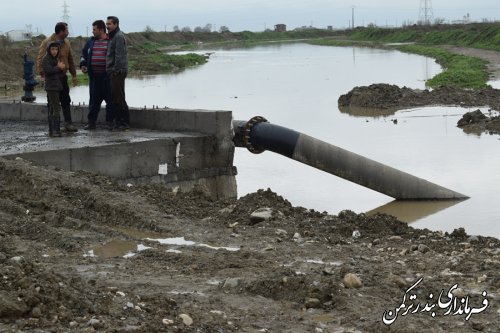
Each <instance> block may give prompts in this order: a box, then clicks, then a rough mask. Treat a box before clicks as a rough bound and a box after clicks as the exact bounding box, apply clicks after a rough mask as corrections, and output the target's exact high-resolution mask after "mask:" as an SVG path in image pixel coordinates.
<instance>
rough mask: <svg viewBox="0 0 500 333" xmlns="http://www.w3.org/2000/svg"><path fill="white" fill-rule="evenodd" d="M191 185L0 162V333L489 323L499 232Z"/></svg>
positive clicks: (496, 308) (455, 328) (498, 282)
mask: <svg viewBox="0 0 500 333" xmlns="http://www.w3.org/2000/svg"><path fill="white" fill-rule="evenodd" d="M0 59H1V57H0ZM380 87H381V86H375V87H372V88H370V89H368V90H367V91H368V93H369V98H370V99H371V101H372V103H374V102H376V101H377V99H376V98H375V97H373V95H372V93H373V91H376V90H380ZM360 89H362V88H360ZM398 89H399V90H396V89H393V88H392V87H389V86H387V87H385V86H384V87H383V89H382V90H383V91H387V92H391V94H392V93H393V94H395V97H394V100H396V101H399V102H398V103H401V100H402V99H401V97H400V93H401V90H403V92H405V88H401V89H400V88H398ZM442 91H443V93H442V95H441V98H445V97H446V98H447V97H449V96H452V95H453V94H455V93H457V94H459V95H460V96H461V97H462V98H461V101H467V99H464V97H465V96H469V95H468V94H469V92H467V91H461V92H454V91H452V90H442ZM415 93H416V92H415ZM422 94H425V95H429V94H430V95H429V96H432V93H430V92H427V93H422ZM484 94H486V95H485V96H489V97H488V98H490V97H491V100H490V102H489V103H490V105H492V106H491V107H495V106H494V105H493V103H494V102H495V99H496V102H497V103H498V99H497V97H495V96H498V95H496V94H497V92H495V91H493V90H491V94H492V95H489V94H490V92H485V93H484ZM352 95H356V94H354V93H353V94H352ZM403 95H404V94H403ZM472 97H473V96H472ZM472 97H471V98H472ZM363 98H368V97H363ZM363 98H361V99H360V100H363ZM420 99H421V97H414V98H413V101H419V100H420ZM351 100H353V98H351ZM384 100H385V98H384ZM389 100H390V99H389ZM455 102H456V100H455ZM384 103H386V102H383V103H382V102H381V103H380V105H381V106H382V107H392V106H393V105H392V104H391V103H389V104H388V105H386V104H384ZM471 103H472V104H475V102H471ZM410 104H411V103H410ZM431 104H447V103H445V102H443V100H442V99H439V98H438V100H437V103H434V102H433V103H431ZM348 105H349V104H348ZM458 105H460V104H458ZM479 105H485V104H484V103H480V104H479ZM479 105H478V106H479ZM372 106H373V105H372ZM401 106H402V105H401V104H399V106H398V107H401ZM405 106H406V105H405ZM470 118H471V119H472V118H474V119H478V121H481V119H479V118H482V117H480V116H477V115H476V116H472V115H471V117H470ZM464 121H468V122H472V121H471V120H464ZM204 193H205V191H204V189H203V188H199V189H197V190H195V191H193V192H189V193H182V192H171V191H169V190H167V189H165V188H164V187H162V186H160V185H143V186H131V185H120V184H118V183H116V182H115V181H114V180H112V179H108V178H106V177H103V176H100V175H95V174H89V173H86V172H67V171H62V170H58V169H56V168H53V167H42V166H37V165H33V164H32V163H30V162H28V161H25V160H22V159H16V160H6V159H1V158H0V332H16V333H21V332H37V333H44V332H218V333H222V332H280V333H281V332H294V333H296V332H475V331H480V332H498V328H499V327H500V305H499V304H500V303H499V294H498V292H499V289H500V276H499V274H498V272H499V271H500V241H499V240H498V239H495V238H491V237H483V236H477V235H467V234H466V233H465V231H464V230H463V229H457V230H455V231H453V232H452V233H443V232H439V231H430V230H427V229H415V228H412V227H411V226H409V225H407V224H405V223H403V222H400V221H398V220H397V219H396V218H394V217H392V216H388V215H381V214H379V215H374V216H367V215H365V214H355V213H354V212H351V211H342V212H339V213H338V215H329V214H327V213H322V212H317V211H313V210H308V209H306V208H302V207H293V206H292V205H291V204H290V203H289V202H288V201H287V200H286V199H285V198H283V197H281V196H280V195H279V194H276V193H274V192H272V191H271V190H269V189H268V190H260V191H258V192H256V193H252V194H249V195H246V196H244V197H242V198H240V199H238V200H236V199H226V200H212V199H210V198H209V197H207V196H205V195H204ZM492 222H493V221H492Z"/></svg>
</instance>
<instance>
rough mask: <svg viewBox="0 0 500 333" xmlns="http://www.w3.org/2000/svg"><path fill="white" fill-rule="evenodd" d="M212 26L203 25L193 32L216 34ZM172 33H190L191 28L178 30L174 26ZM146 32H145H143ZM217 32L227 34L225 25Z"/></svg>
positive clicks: (209, 24) (227, 29)
mask: <svg viewBox="0 0 500 333" xmlns="http://www.w3.org/2000/svg"><path fill="white" fill-rule="evenodd" d="M214 29H215V28H214V26H213V25H212V24H211V23H207V24H205V26H204V27H202V26H196V27H195V28H194V29H193V31H194V32H200V33H201V32H217V31H216V30H214ZM173 30H174V32H191V28H190V27H189V26H185V27H183V28H179V26H178V25H174V27H173ZM145 31H146V30H145ZM219 32H229V28H228V27H227V26H225V25H223V26H221V27H220V28H219Z"/></svg>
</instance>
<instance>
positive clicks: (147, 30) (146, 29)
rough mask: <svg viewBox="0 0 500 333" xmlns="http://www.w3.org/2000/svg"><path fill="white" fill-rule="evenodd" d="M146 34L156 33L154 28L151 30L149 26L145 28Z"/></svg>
mask: <svg viewBox="0 0 500 333" xmlns="http://www.w3.org/2000/svg"><path fill="white" fill-rule="evenodd" d="M144 32H155V31H154V29H153V28H151V26H149V25H147V26H146V27H145V28H144Z"/></svg>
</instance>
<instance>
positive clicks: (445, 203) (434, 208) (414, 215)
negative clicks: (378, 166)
mask: <svg viewBox="0 0 500 333" xmlns="http://www.w3.org/2000/svg"><path fill="white" fill-rule="evenodd" d="M462 201H464V200H434V201H405V200H394V201H391V202H389V203H387V204H385V205H382V206H380V207H377V208H375V209H372V210H370V211H368V212H366V215H368V216H370V215H375V214H376V213H383V214H388V215H392V216H395V217H397V218H398V219H399V220H401V221H403V222H406V223H412V222H415V221H418V220H421V219H423V218H424V217H427V216H431V215H433V214H436V213H437V212H440V211H442V210H444V209H447V208H450V207H452V206H455V205H456V204H458V203H460V202H462Z"/></svg>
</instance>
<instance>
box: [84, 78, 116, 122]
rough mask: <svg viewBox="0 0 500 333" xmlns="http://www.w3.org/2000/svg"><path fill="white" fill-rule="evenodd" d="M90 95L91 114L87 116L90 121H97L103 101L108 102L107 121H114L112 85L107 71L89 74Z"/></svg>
mask: <svg viewBox="0 0 500 333" xmlns="http://www.w3.org/2000/svg"><path fill="white" fill-rule="evenodd" d="M89 95H90V100H89V114H88V117H87V118H88V120H89V123H90V124H95V123H96V121H97V117H98V116H99V112H100V111H101V104H102V102H103V101H105V102H106V122H111V121H113V106H112V104H113V102H112V100H111V87H110V84H109V79H108V77H107V76H106V74H105V73H102V74H92V75H89Z"/></svg>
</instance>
